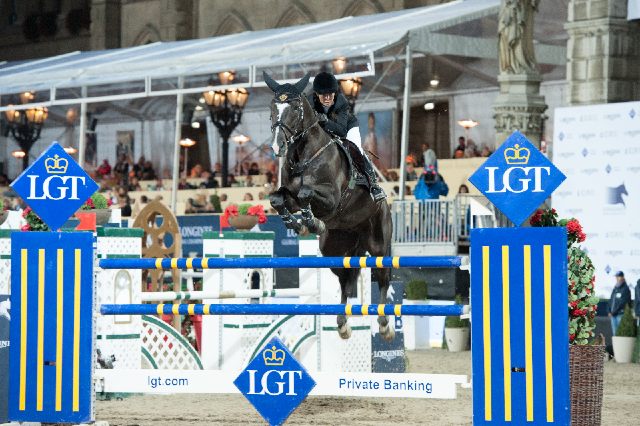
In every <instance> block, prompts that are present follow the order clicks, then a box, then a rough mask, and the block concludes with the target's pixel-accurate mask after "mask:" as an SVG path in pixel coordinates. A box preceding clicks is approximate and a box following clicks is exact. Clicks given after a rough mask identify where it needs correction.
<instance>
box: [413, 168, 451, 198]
mask: <svg viewBox="0 0 640 426" xmlns="http://www.w3.org/2000/svg"><path fill="white" fill-rule="evenodd" d="M447 194H449V186H447V184H446V182H445V181H444V178H443V177H442V175H441V174H440V173H438V172H437V170H436V169H435V167H428V168H426V169H425V170H424V173H423V174H422V176H421V177H420V180H419V181H418V184H417V185H416V187H415V188H414V190H413V195H415V197H416V200H437V199H439V198H440V196H441V195H442V196H445V197H446V196H447Z"/></svg>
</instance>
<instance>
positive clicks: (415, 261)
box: [99, 256, 462, 269]
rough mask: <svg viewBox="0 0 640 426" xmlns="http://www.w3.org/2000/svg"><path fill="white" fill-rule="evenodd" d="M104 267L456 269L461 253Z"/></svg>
mask: <svg viewBox="0 0 640 426" xmlns="http://www.w3.org/2000/svg"><path fill="white" fill-rule="evenodd" d="M99 265H100V267H101V268H103V269H194V268H195V269H251V268H277V269H286V268H290V269H299V268H455V267H459V266H461V265H462V258H461V257H460V256H394V257H391V256H386V257H252V258H219V257H204V258H185V257H181V258H155V259H154V258H151V259H101V260H100V263H99Z"/></svg>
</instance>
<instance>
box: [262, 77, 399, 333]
mask: <svg viewBox="0 0 640 426" xmlns="http://www.w3.org/2000/svg"><path fill="white" fill-rule="evenodd" d="M264 80H265V82H266V83H267V86H269V88H270V89H271V90H272V91H273V92H274V98H273V100H272V101H271V130H272V132H273V144H272V146H273V151H274V153H275V154H276V156H278V157H280V158H281V159H282V160H281V163H280V164H281V185H282V186H281V187H280V188H279V189H278V190H277V191H275V192H274V193H273V194H271V196H270V200H271V205H272V206H273V208H274V209H275V210H276V211H277V212H278V214H279V215H280V217H281V218H282V220H283V222H284V224H285V226H286V227H287V228H289V229H293V230H295V231H296V232H298V233H302V234H304V233H306V232H312V233H316V234H318V235H319V236H320V251H321V252H322V255H323V256H351V257H355V256H365V255H366V253H369V255H371V256H389V255H390V254H391V233H392V224H391V212H390V209H389V205H388V204H387V203H386V202H385V201H384V200H383V201H379V202H375V201H374V200H373V199H372V198H371V196H370V195H369V190H368V189H367V188H366V187H364V186H360V185H357V184H356V180H355V175H354V170H353V166H352V162H351V161H350V160H349V158H348V154H347V150H346V149H345V148H343V147H342V141H341V140H340V139H339V138H333V137H332V136H330V135H329V134H328V133H327V132H325V131H324V130H323V129H322V127H321V126H320V125H319V124H318V117H317V115H316V112H315V111H314V110H313V108H312V106H311V105H310V104H309V102H308V100H307V98H306V97H305V96H304V94H303V92H304V89H305V87H306V86H307V84H308V82H309V75H308V74H307V75H306V76H305V77H304V78H302V79H301V80H300V81H298V82H297V83H295V84H278V83H277V82H276V81H275V80H273V79H272V78H271V77H270V76H269V75H267V74H266V73H265V74H264ZM298 212H300V214H301V219H296V218H295V217H294V216H293V214H294V213H298ZM332 272H333V273H334V274H335V275H337V276H338V279H339V281H340V287H341V295H342V298H341V302H342V303H343V304H346V302H347V298H348V297H353V296H355V292H356V282H357V279H358V274H359V273H360V270H359V269H332ZM372 273H373V275H374V277H375V279H377V281H378V286H379V288H380V300H379V303H380V304H385V303H387V290H388V288H389V280H390V277H391V271H390V270H389V269H374V270H373V271H372ZM337 321H338V333H339V334H340V336H341V337H343V338H345V339H346V338H349V337H350V336H351V328H350V327H349V325H348V324H347V319H346V317H345V316H344V315H338V318H337ZM378 324H379V326H380V334H381V335H382V336H383V337H384V338H385V339H387V340H391V339H393V337H394V336H395V331H394V328H393V325H389V321H388V318H387V316H386V315H381V316H379V317H378Z"/></svg>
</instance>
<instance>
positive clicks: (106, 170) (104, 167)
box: [96, 158, 111, 177]
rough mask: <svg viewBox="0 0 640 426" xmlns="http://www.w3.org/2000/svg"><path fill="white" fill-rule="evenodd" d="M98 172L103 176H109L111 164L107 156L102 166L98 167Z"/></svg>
mask: <svg viewBox="0 0 640 426" xmlns="http://www.w3.org/2000/svg"><path fill="white" fill-rule="evenodd" d="M96 173H98V175H100V176H101V177H105V176H109V175H110V174H111V164H109V160H107V159H106V158H105V159H104V160H102V164H100V167H98V169H97V170H96Z"/></svg>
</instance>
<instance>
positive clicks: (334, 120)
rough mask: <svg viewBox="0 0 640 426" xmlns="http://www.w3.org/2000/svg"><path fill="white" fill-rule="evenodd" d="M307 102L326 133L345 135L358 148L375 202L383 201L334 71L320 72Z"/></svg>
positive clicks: (382, 194)
mask: <svg viewBox="0 0 640 426" xmlns="http://www.w3.org/2000/svg"><path fill="white" fill-rule="evenodd" d="M309 102H310V103H311V105H312V106H313V109H314V110H315V111H316V113H318V116H319V123H320V125H321V126H322V128H323V129H324V130H325V131H326V132H327V133H329V134H334V135H336V136H339V137H341V138H346V139H348V140H350V141H351V142H353V143H354V144H355V145H356V146H357V147H358V150H359V151H360V155H361V156H362V160H363V161H362V165H363V167H362V168H363V169H364V170H363V171H364V173H365V174H366V175H367V179H368V180H369V186H370V190H371V196H372V197H373V199H374V200H375V201H376V202H378V201H380V200H384V199H385V198H386V197H387V196H386V194H385V193H384V191H383V190H382V188H380V185H378V179H377V176H376V172H375V171H374V169H373V165H372V164H371V161H369V158H368V157H367V156H366V155H365V154H364V151H363V150H362V140H361V138H360V127H359V126H358V119H357V118H356V116H355V115H353V114H352V113H351V110H350V108H349V103H348V102H347V99H346V98H345V97H344V95H342V94H341V93H340V92H339V90H338V80H336V78H335V77H334V76H333V74H331V73H328V72H321V73H320V74H318V75H317V76H316V78H315V79H314V80H313V93H312V94H311V95H309ZM354 160H357V159H354Z"/></svg>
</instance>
